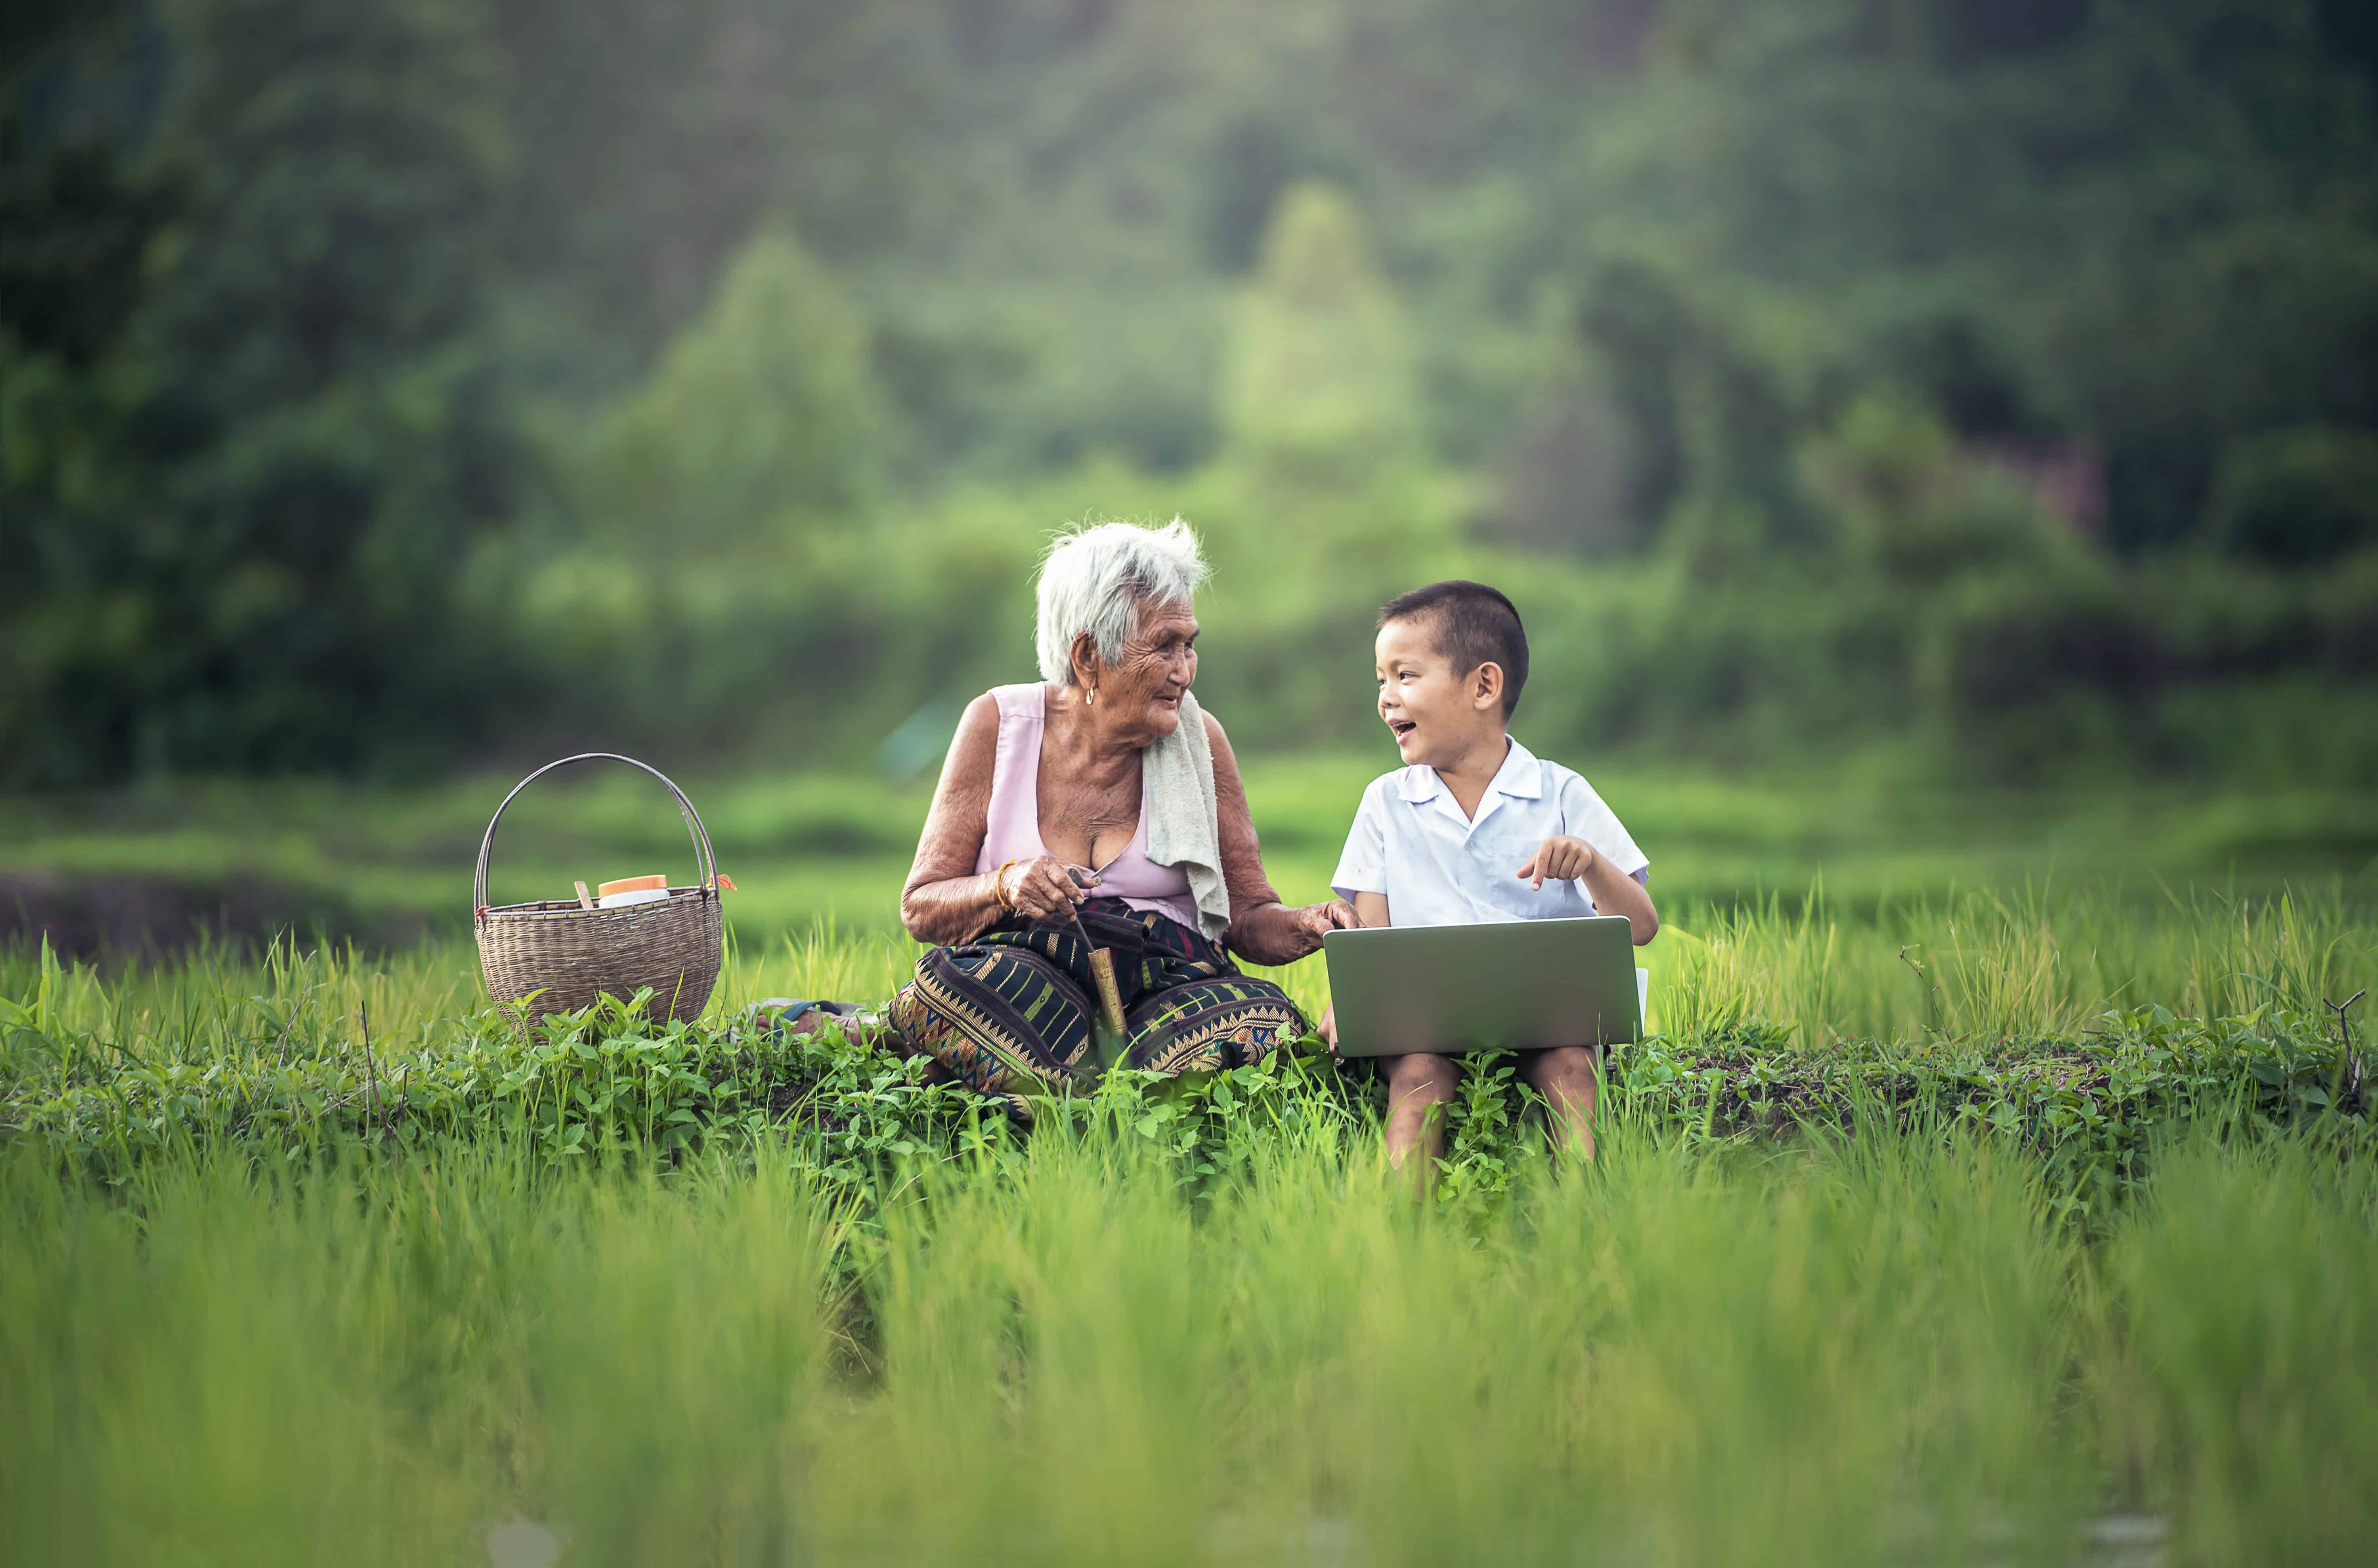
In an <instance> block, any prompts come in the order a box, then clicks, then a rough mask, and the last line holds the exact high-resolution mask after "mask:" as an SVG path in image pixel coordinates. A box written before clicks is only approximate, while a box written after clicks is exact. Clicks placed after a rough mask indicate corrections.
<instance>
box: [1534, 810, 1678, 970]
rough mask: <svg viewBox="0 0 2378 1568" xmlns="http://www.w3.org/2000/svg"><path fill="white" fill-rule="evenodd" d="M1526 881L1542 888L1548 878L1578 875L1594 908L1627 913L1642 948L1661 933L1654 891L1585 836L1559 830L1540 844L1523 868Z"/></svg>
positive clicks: (1602, 910)
mask: <svg viewBox="0 0 2378 1568" xmlns="http://www.w3.org/2000/svg"><path fill="white" fill-rule="evenodd" d="M1519 876H1520V878H1521V879H1522V880H1532V881H1533V882H1534V883H1535V885H1536V886H1537V887H1543V885H1544V881H1545V879H1546V878H1547V877H1551V878H1574V879H1575V880H1577V881H1579V882H1582V883H1584V884H1585V892H1586V896H1587V897H1588V898H1590V899H1592V900H1593V907H1594V908H1595V909H1596V910H1599V911H1601V912H1602V913H1603V914H1606V915H1625V916H1626V917H1627V926H1628V928H1629V930H1630V932H1631V934H1632V935H1633V936H1634V938H1635V946H1637V947H1641V946H1642V945H1643V944H1644V943H1646V942H1649V941H1650V940H1651V938H1652V937H1654V936H1656V935H1659V933H1660V911H1657V910H1655V909H1653V908H1652V907H1651V890H1650V889H1649V888H1647V887H1644V886H1643V885H1642V884H1641V883H1639V882H1638V881H1636V880H1635V879H1634V878H1633V877H1631V876H1629V875H1627V874H1626V873H1625V872H1623V871H1621V870H1619V869H1618V868H1617V867H1616V866H1615V865H1613V864H1611V863H1610V857H1609V856H1607V855H1604V854H1603V853H1602V852H1601V851H1600V850H1596V849H1595V848H1594V847H1593V846H1592V845H1591V844H1589V843H1587V842H1586V841H1585V840H1584V839H1582V838H1572V837H1570V836H1569V835H1568V834H1566V833H1555V834H1554V835H1553V836H1552V837H1551V838H1547V839H1545V840H1544V841H1543V843H1541V844H1539V845H1537V846H1536V852H1535V853H1534V854H1532V855H1531V856H1529V857H1528V863H1527V864H1525V865H1523V866H1521V867H1520V868H1519Z"/></svg>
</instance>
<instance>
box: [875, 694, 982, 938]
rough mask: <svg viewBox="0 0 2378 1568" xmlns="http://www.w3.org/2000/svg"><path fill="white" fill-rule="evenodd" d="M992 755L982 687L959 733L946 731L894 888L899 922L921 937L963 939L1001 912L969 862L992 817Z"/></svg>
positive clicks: (960, 725)
mask: <svg viewBox="0 0 2378 1568" xmlns="http://www.w3.org/2000/svg"><path fill="white" fill-rule="evenodd" d="M998 756H999V702H998V699H997V698H995V697H993V696H992V695H991V694H990V693H988V692H985V693H984V694H982V695H981V696H979V697H977V698H975V700H974V701H972V702H970V703H968V704H967V710H966V712H965V713H964V714H963V715H962V716H960V718H959V719H958V730H957V733H956V734H955V735H953V736H951V737H950V754H949V755H948V756H947V757H945V758H943V761H942V778H941V782H940V783H938V784H936V785H935V786H934V787H933V806H932V809H931V811H929V812H927V813H926V814H925V829H924V831H923V832H922V833H920V834H919V835H918V836H917V858H916V860H915V861H913V862H910V864H909V866H908V881H907V886H906V887H903V888H901V890H900V923H901V924H903V925H905V926H907V928H908V935H911V936H913V937H915V938H916V939H917V940H918V941H919V942H932V943H950V942H963V941H965V940H966V939H967V937H969V936H972V935H976V934H977V933H979V932H981V931H984V930H986V929H988V928H989V927H991V926H992V925H994V924H997V923H998V922H999V919H1000V917H1001V916H1002V915H1003V914H1005V913H1006V912H1007V911H1006V910H1005V908H1004V907H1003V906H1002V905H1001V903H1000V901H999V895H998V893H997V892H996V891H994V890H993V889H992V887H991V878H990V877H988V876H983V875H979V874H977V873H976V871H975V869H974V862H975V857H976V856H977V855H979V854H980V853H981V852H982V836H983V834H984V833H985V832H986V831H988V830H989V826H990V823H991V769H992V765H993V763H994V762H996V760H997V759H998Z"/></svg>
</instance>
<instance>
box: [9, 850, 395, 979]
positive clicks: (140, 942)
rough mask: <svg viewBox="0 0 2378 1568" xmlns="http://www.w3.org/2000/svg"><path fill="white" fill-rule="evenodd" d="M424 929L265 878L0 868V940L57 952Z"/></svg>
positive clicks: (362, 936) (373, 939)
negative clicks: (41, 944) (46, 945)
mask: <svg viewBox="0 0 2378 1568" xmlns="http://www.w3.org/2000/svg"><path fill="white" fill-rule="evenodd" d="M426 930H427V923H426V922H424V921H422V920H420V919H419V918H418V917H411V916H402V915H393V916H392V915H387V914H378V913H372V914H366V913H365V912H363V911H358V910H356V909H355V908H354V905H352V904H350V903H349V902H347V900H346V899H342V898H341V897H340V896H339V895H338V894H336V893H334V892H330V891H327V890H325V889H322V888H319V887H305V886H302V885H298V884H294V883H288V882H282V881H278V880H275V879H274V878H271V877H267V876H255V875H236V876H229V877H178V876H172V875H163V874H154V873H145V872H131V873H120V872H118V873H102V874H67V873H64V872H51V871H0V943H6V942H11V941H18V940H22V941H27V942H38V941H40V940H41V939H42V936H44V935H46V936H47V937H48V938H49V940H50V946H51V947H53V948H54V949H56V950H57V952H58V953H59V954H60V955H61V956H65V957H73V958H98V957H102V956H105V955H117V954H120V955H126V956H130V955H136V954H148V953H169V952H174V951H176V950H179V949H181V948H185V947H193V946H195V945H197V944H198V943H201V942H213V943H218V944H225V945H234V946H240V945H251V944H258V943H262V942H267V941H270V940H271V939H272V938H273V937H275V936H277V935H282V934H283V933H294V934H295V935H297V936H298V937H299V938H301V939H303V940H306V941H307V942H309V943H310V942H312V941H314V940H316V939H324V940H329V941H334V942H339V941H346V940H350V939H352V940H354V941H355V942H358V943H362V944H364V945H366V946H369V947H384V946H389V945H392V944H396V943H402V942H408V941H414V940H418V939H419V938H420V937H421V936H422V935H424V934H425V933H426Z"/></svg>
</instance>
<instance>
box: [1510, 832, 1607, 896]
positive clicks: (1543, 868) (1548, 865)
mask: <svg viewBox="0 0 2378 1568" xmlns="http://www.w3.org/2000/svg"><path fill="white" fill-rule="evenodd" d="M1594 858H1595V857H1594V853H1593V846H1592V845H1591V844H1589V843H1587V842H1586V841H1585V840H1584V839H1582V838H1570V837H1569V836H1568V835H1567V834H1566V833H1555V834H1554V835H1553V836H1552V837H1551V838H1547V839H1545V840H1544V841H1543V843H1541V844H1539V845H1537V846H1536V852H1535V853H1534V854H1532V855H1531V856H1529V857H1528V863H1527V864H1525V865H1523V866H1521V867H1520V868H1519V875H1520V876H1521V877H1523V878H1524V877H1533V878H1534V879H1535V880H1534V882H1533V883H1532V884H1531V886H1532V887H1543V885H1544V879H1545V878H1546V877H1550V878H1552V879H1553V880H1554V881H1556V882H1566V881H1573V880H1575V879H1576V878H1578V877H1580V876H1583V875H1584V874H1586V873H1587V872H1589V871H1591V870H1592V869H1593V862H1594Z"/></svg>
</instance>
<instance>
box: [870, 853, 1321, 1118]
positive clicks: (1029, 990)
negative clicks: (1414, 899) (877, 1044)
mask: <svg viewBox="0 0 2378 1568" xmlns="http://www.w3.org/2000/svg"><path fill="white" fill-rule="evenodd" d="M1082 925H1083V927H1084V928H1085V929H1086V930H1087V932H1088V933H1089V936H1090V941H1091V942H1092V943H1093V944H1095V945H1096V946H1098V947H1104V948H1107V949H1109V950H1110V951H1111V952H1112V953H1113V954H1114V967H1115V983H1116V985H1117V986H1118V988H1119V989H1120V990H1121V991H1122V993H1123V1023H1124V1032H1125V1035H1126V1044H1125V1050H1124V1052H1123V1063H1124V1064H1125V1065H1127V1066H1130V1067H1141V1068H1146V1069H1147V1070H1149V1071H1152V1072H1161V1073H1183V1072H1195V1071H1207V1070H1213V1069H1217V1068H1222V1067H1238V1066H1240V1065H1242V1064H1243V1063H1246V1062H1251V1061H1255V1060H1256V1059H1258V1058H1260V1057H1262V1056H1265V1055H1268V1054H1269V1053H1271V1052H1272V1051H1274V1050H1277V1049H1278V1048H1279V1047H1280V1046H1281V1045H1284V1044H1286V1043H1289V1042H1291V1041H1293V1040H1296V1039H1298V1038H1300V1037H1302V1036H1303V1035H1304V1034H1307V1033H1309V1032H1311V1030H1310V1026H1309V1025H1307V1023H1306V1022H1305V1019H1304V1015H1303V1013H1301V1012H1299V1011H1297V1009H1296V1005H1295V1004H1294V1003H1293V1002H1291V1001H1290V1000H1289V999H1288V994H1287V993H1286V992H1284V991H1282V990H1281V989H1280V988H1279V986H1277V985H1274V984H1273V983H1271V982H1269V981H1267V980H1256V979H1254V978H1252V977H1250V976H1247V975H1243V974H1241V973H1240V972H1239V971H1238V970H1237V968H1236V967H1234V966H1233V965H1232V964H1231V960H1230V959H1229V957H1228V956H1227V955H1226V954H1225V953H1224V952H1223V951H1222V949H1221V948H1220V947H1219V946H1218V945H1216V944H1215V943H1212V942H1208V941H1207V940H1206V938H1205V937H1203V936H1201V935H1198V934H1197V933H1196V932H1194V931H1191V930H1189V929H1188V928H1187V927H1185V926H1183V925H1182V924H1181V923H1179V922H1178V921H1172V920H1168V919H1166V918H1165V917H1164V916H1162V915H1159V914H1155V913H1151V912H1149V911H1145V910H1135V909H1133V908H1132V907H1131V906H1130V905H1129V904H1126V903H1124V902H1123V900H1122V899H1091V900H1090V901H1089V902H1088V903H1087V904H1085V905H1083V906H1082ZM891 1021H892V1023H893V1025H894V1026H895V1028H897V1029H898V1030H899V1031H900V1033H901V1036H902V1038H903V1039H904V1040H905V1041H906V1043H907V1046H908V1048H909V1049H910V1050H911V1051H920V1052H923V1053H925V1054H926V1055H931V1057H932V1058H933V1059H934V1060H935V1061H937V1062H939V1063H941V1064H942V1066H943V1067H946V1068H947V1069H948V1070H949V1071H950V1073H951V1074H952V1076H954V1077H955V1078H957V1079H958V1080H961V1081H963V1082H965V1083H967V1084H968V1085H969V1086H971V1087H973V1088H975V1089H977V1090H979V1091H981V1092H983V1093H986V1094H1002V1095H1006V1096H1008V1097H1009V1100H1010V1103H1011V1104H1014V1105H1015V1107H1016V1108H1017V1109H1018V1110H1019V1111H1024V1110H1026V1109H1027V1107H1026V1105H1025V1104H1024V1103H1023V1102H1022V1101H1021V1100H1020V1099H1019V1098H1018V1096H1021V1095H1028V1094H1033V1093H1042V1092H1050V1091H1052V1090H1058V1089H1062V1088H1063V1087H1064V1086H1066V1085H1068V1084H1085V1083H1087V1082H1089V1081H1091V1080H1095V1079H1096V1078H1097V1076H1098V1073H1099V1054H1098V1051H1097V1048H1096V1036H1097V1024H1098V989H1097V982H1096V981H1095V980H1093V979H1092V978H1091V975H1090V949H1089V948H1088V947H1085V946H1084V945H1083V943H1082V939H1081V937H1080V936H1078V935H1075V932H1074V928H1073V927H1072V926H1071V925H1046V924H1035V923H1030V922H1027V921H1026V920H1025V919H1024V918H1023V917H1022V916H1021V915H1011V916H1009V917H1008V918H1007V919H1006V920H1004V921H1003V922H1001V923H999V924H998V925H995V926H993V927H992V928H991V930H989V931H987V932H985V933H983V934H982V935H979V936H978V937H976V938H974V939H973V940H972V941H969V942H963V943H960V944H958V945H957V946H956V947H936V948H934V949H933V950H932V951H931V952H929V953H927V954H926V955H925V956H924V957H923V958H922V959H919V960H918V961H917V978H916V979H915V980H913V981H911V982H910V983H908V984H907V985H906V986H904V987H902V989H901V992H900V994H899V995H897V996H895V997H894V998H893V999H892V1009H891Z"/></svg>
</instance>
